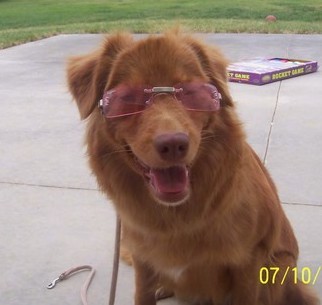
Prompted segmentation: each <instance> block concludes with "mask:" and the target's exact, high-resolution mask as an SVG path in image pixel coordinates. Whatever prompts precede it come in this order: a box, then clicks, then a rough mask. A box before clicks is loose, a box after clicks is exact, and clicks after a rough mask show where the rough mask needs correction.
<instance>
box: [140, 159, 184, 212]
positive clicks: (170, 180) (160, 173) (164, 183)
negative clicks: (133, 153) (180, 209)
mask: <svg viewBox="0 0 322 305" xmlns="http://www.w3.org/2000/svg"><path fill="white" fill-rule="evenodd" d="M139 164H140V165H141V167H142V168H143V172H144V177H145V178H146V180H147V182H148V184H149V186H150V189H151V191H152V193H153V195H154V197H155V198H156V199H157V200H158V201H159V202H161V203H163V204H166V205H171V206H176V205H179V204H181V203H183V202H184V201H185V200H186V199H187V198H188V196H189V191H190V179H189V168H188V166H186V165H175V166H170V167H167V168H150V167H148V166H146V165H145V164H142V162H140V161H139Z"/></svg>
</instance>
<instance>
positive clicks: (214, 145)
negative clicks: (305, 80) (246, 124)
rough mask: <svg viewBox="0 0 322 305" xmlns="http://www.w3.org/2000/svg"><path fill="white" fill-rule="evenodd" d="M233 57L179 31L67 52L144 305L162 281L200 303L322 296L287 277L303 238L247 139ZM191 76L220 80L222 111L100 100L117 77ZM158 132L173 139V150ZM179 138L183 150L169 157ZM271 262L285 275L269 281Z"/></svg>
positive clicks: (181, 79)
mask: <svg viewBox="0 0 322 305" xmlns="http://www.w3.org/2000/svg"><path fill="white" fill-rule="evenodd" d="M226 64H227V63H226V60H225V59H224V58H223V56H222V54H221V53H220V52H219V51H218V50H217V49H215V48H213V47H211V46H208V45H206V44H203V43H201V42H199V41H197V40H195V39H194V38H192V37H191V36H188V35H183V34H178V33H175V32H170V33H166V34H164V35H156V36H150V37H147V38H145V39H142V40H139V41H135V40H133V38H132V37H131V36H130V35H128V34H117V35H112V36H109V37H108V38H107V39H106V41H105V42H104V44H103V45H102V46H101V47H100V48H99V49H98V50H96V51H94V52H92V53H90V54H88V55H84V56H78V57H73V58H71V59H70V60H69V63H68V68H67V77H68V85H69V89H70V92H71V93H72V95H73V97H74V99H75V100H76V102H77V105H78V108H79V111H80V115H81V118H82V119H87V137H86V143H87V147H88V156H89V161H90V166H91V168H92V170H93V173H94V174H95V175H96V177H97V180H98V183H99V186H100V188H101V190H102V191H103V192H105V193H106V194H107V195H108V196H109V197H110V198H111V199H112V201H113V203H114V205H115V208H116V210H117V213H118V214H119V216H120V218H121V221H122V229H123V243H124V245H125V246H126V248H127V249H128V250H129V251H130V252H131V255H132V258H133V264H134V268H135V274H136V294H135V304H136V305H154V304H156V300H155V292H156V289H157V288H158V287H159V285H162V287H165V288H166V289H167V290H169V291H173V292H174V293H175V295H176V296H177V297H178V298H181V299H184V300H188V301H191V302H192V303H194V304H214V305H217V304H231V305H316V304H318V300H317V298H316V297H315V296H314V294H313V293H312V292H311V290H309V287H307V286H306V285H304V284H302V283H298V284H295V283H294V278H293V275H292V274H291V273H288V275H287V276H286V278H285V279H284V281H283V284H281V282H282V280H283V275H284V274H285V272H286V269H287V268H288V267H289V268H293V267H295V266H296V262H297V258H298V246H297V241H296V239H295V237H294V234H293V231H292V228H291V226H290V223H289V221H288V220H287V218H286V216H285V214H284V212H283V210H282V207H281V204H280V201H279V198H278V195H277V190H276V188H275V186H274V183H273V181H272V180H271V178H270V176H269V174H268V172H267V170H266V169H265V168H264V166H263V165H262V163H261V161H260V160H259V158H258V157H257V155H256V154H255V153H254V151H253V150H252V149H251V147H250V146H249V145H248V144H247V142H246V140H245V135H244V132H243V129H242V126H241V123H240V121H239V119H238V117H237V116H236V112H235V107H234V103H233V101H232V98H231V96H230V94H229V91H228V86H227V80H226ZM193 81H199V82H203V83H210V84H213V85H214V86H216V88H217V89H218V91H219V92H220V93H221V95H222V100H221V108H220V110H218V111H216V112H201V111H200V112H198V111H188V110H187V109H185V108H184V106H183V105H182V104H180V102H178V101H177V100H175V99H174V98H173V96H172V95H171V94H160V95H157V96H156V97H155V99H154V100H153V103H152V104H151V105H150V106H149V107H148V108H146V110H145V111H143V112H142V113H140V114H133V115H130V116H126V117H121V118H113V119H108V118H105V117H103V116H102V114H101V113H100V111H99V109H98V108H97V102H98V101H99V100H100V99H101V98H102V96H103V94H104V92H105V91H106V90H110V89H113V88H116V87H117V86H119V85H124V86H144V85H146V86H150V87H151V86H152V87H153V86H174V85H175V84H178V83H187V82H193ZM160 137H161V138H162V137H166V138H170V141H168V142H169V143H170V144H169V143H166V144H165V145H166V147H165V148H164V149H163V151H162V150H161V151H160V149H158V145H156V143H159V139H160ZM175 137H177V138H178V137H179V138H180V140H179V144H180V145H179V144H178V145H179V146H178V147H179V148H178V147H177V146H176V147H175V148H174V149H175V150H176V149H177V151H180V155H178V154H176V153H174V155H172V156H170V157H169V156H165V155H164V150H169V149H170V150H171V149H173V147H172V146H173V145H174V146H175V145H177V144H176V143H177V142H178V141H177V140H174V138H175ZM180 141H181V142H180ZM182 142H183V143H184V148H183V149H182V145H181V144H182ZM173 143H175V144H173ZM168 144H169V145H170V148H169V147H167V145H168ZM171 145H172V146H171ZM181 150H182V151H183V153H182V151H181ZM183 169H184V170H183ZM162 171H163V172H162ZM183 171H186V172H187V175H186V176H184V177H183V175H185V174H184V172H183ZM151 173H154V175H157V174H158V175H159V176H160V177H161V176H162V175H163V176H162V177H161V178H160V177H157V178H158V179H157V182H154V183H156V184H160V185H159V186H162V185H161V184H162V183H163V184H166V187H163V188H164V189H163V190H162V189H161V190H160V188H158V185H157V186H156V185H153V181H152V182H151V180H153V179H152V178H153V177H152V176H153V175H152V174H151ZM154 178H155V177H154ZM167 179H168V180H169V181H170V182H169V181H165V180H167ZM177 180H180V181H179V182H180V183H179V182H178V181H177ZM171 183H174V184H175V183H178V185H179V187H178V188H181V189H180V190H181V191H182V192H181V193H180V194H179V195H177V194H174V193H175V192H174V191H173V189H171V187H172V186H171V185H170V184H171ZM172 188H173V187H172ZM167 189H169V192H167ZM162 196H163V197H162ZM176 196H177V197H176ZM262 267H267V268H270V267H278V268H279V272H278V274H277V276H276V278H275V283H273V281H272V279H271V278H270V280H269V282H268V283H267V284H263V283H261V282H260V276H259V274H260V269H261V268H262ZM271 275H272V274H271Z"/></svg>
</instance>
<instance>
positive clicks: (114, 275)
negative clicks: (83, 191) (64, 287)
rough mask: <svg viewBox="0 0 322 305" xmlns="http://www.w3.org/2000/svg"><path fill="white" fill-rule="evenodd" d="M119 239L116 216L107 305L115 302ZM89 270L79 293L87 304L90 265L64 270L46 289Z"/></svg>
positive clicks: (119, 228) (91, 269) (93, 273)
mask: <svg viewBox="0 0 322 305" xmlns="http://www.w3.org/2000/svg"><path fill="white" fill-rule="evenodd" d="M120 240H121V220H120V218H119V217H118V216H117V217H116V229H115V242H114V259H113V272H112V280H111V286H110V297H109V303H108V305H114V303H115V294H116V286H117V276H118V270H119V260H120ZM84 270H89V271H90V273H89V275H88V277H87V279H86V281H85V282H84V284H83V286H82V288H81V291H80V294H81V300H82V303H83V305H88V302H87V290H88V287H89V286H90V284H91V281H92V279H93V277H94V275H95V269H94V268H93V266H90V265H82V266H77V267H74V268H70V269H68V270H66V271H64V272H63V273H62V274H61V275H60V276H59V277H57V278H56V279H54V280H53V281H52V282H51V283H49V284H48V285H47V288H48V289H53V288H54V287H55V286H56V284H57V283H59V282H61V281H63V280H65V279H67V278H69V277H70V276H72V275H73V274H75V273H77V272H80V271H84Z"/></svg>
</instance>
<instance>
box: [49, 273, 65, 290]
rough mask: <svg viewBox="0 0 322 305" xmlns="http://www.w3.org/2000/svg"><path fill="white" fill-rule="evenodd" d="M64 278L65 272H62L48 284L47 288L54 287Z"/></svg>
mask: <svg viewBox="0 0 322 305" xmlns="http://www.w3.org/2000/svg"><path fill="white" fill-rule="evenodd" d="M63 279H64V274H61V275H60V276H59V277H58V278H56V279H54V280H53V281H52V282H51V283H49V284H48V285H47V289H53V288H54V287H55V286H56V284H57V283H59V282H61V281H62V280H63Z"/></svg>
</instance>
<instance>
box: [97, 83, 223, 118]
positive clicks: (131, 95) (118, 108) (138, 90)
mask: <svg viewBox="0 0 322 305" xmlns="http://www.w3.org/2000/svg"><path fill="white" fill-rule="evenodd" d="M159 94H170V95H172V96H173V97H174V98H175V99H176V100H177V101H179V102H181V103H182V105H183V106H184V107H185V108H186V109H187V110H191V111H217V110H219V109H220V100H221V94H220V93H219V92H218V90H217V88H216V87H215V86H214V85H212V84H208V83H200V82H191V83H183V84H178V85H176V86H174V87H153V88H147V87H130V86H125V85H119V86H117V87H116V88H115V89H112V90H108V91H106V92H105V93H104V95H103V98H102V99H101V100H100V101H99V105H98V106H99V108H100V110H101V112H102V114H103V115H104V116H105V117H106V118H118V117H124V116H128V115H132V114H137V113H141V112H143V111H144V110H145V109H146V108H147V107H149V105H151V104H152V102H153V99H154V97H155V96H157V95H159Z"/></svg>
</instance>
